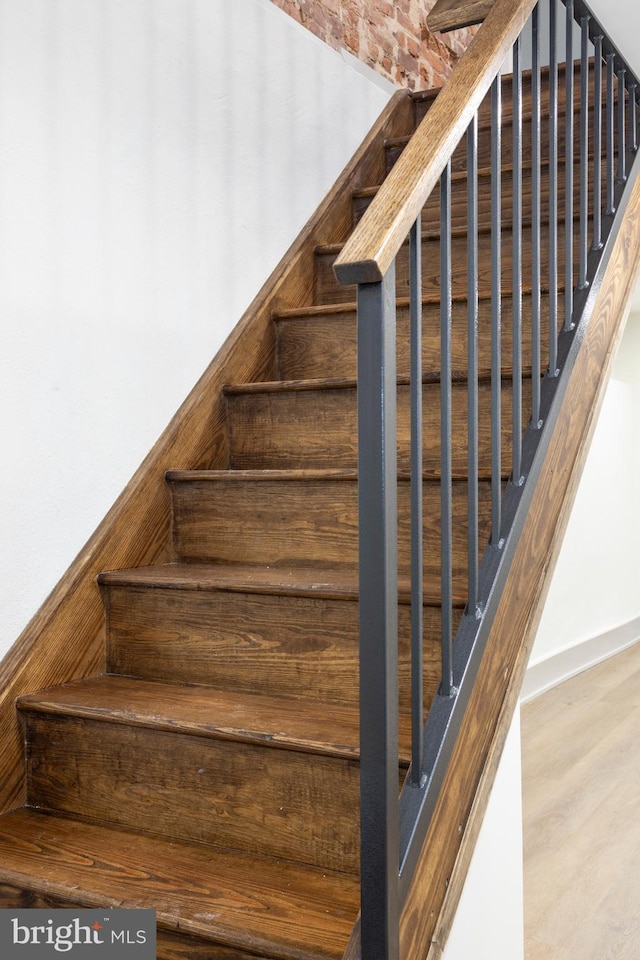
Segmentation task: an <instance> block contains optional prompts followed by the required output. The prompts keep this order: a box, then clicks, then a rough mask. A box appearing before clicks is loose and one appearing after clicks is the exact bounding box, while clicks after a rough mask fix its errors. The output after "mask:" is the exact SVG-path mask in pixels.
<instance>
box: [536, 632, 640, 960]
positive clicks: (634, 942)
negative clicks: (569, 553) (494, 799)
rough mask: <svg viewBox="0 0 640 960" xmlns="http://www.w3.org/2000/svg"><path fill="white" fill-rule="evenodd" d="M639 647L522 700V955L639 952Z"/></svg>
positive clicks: (600, 958)
mask: <svg viewBox="0 0 640 960" xmlns="http://www.w3.org/2000/svg"><path fill="white" fill-rule="evenodd" d="M639 742H640V644H636V645H635V646H633V647H630V648H628V649H627V650H625V651H623V652H622V653H619V654H617V656H615V657H612V658H611V659H609V660H606V661H604V662H603V663H600V664H598V665H597V666H595V667H592V668H591V669H590V670H587V671H585V672H584V673H581V674H579V675H578V676H576V677H572V678H571V679H570V680H566V681H565V682H564V683H562V684H560V685H558V686H557V687H554V688H553V689H552V690H550V691H548V692H547V693H545V694H543V695H542V696H540V697H537V698H536V699H535V700H532V701H530V702H529V703H527V704H525V705H524V706H523V707H522V764H523V816H524V859H525V865H524V885H525V960H605V958H614V957H615V958H616V960H637V958H638V957H640V897H639V896H638V880H637V877H638V862H639V861H640V817H639V816H638V813H639V811H640V761H639V758H638V743H639Z"/></svg>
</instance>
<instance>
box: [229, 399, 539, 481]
mask: <svg viewBox="0 0 640 960" xmlns="http://www.w3.org/2000/svg"><path fill="white" fill-rule="evenodd" d="M524 389H525V399H524V403H523V407H524V410H525V420H524V422H525V424H526V421H527V415H526V411H527V410H528V409H530V406H529V403H530V401H529V400H528V396H529V391H530V382H529V381H526V380H525V381H524ZM228 402H229V455H230V464H229V465H230V467H232V468H236V469H279V468H283V469H305V468H315V467H320V468H322V467H324V466H326V464H327V463H331V464H332V465H333V466H334V467H335V468H339V469H355V467H356V465H357V409H356V390H355V387H349V388H342V389H339V388H336V389H317V390H312V389H304V390H295V389H291V390H285V391H278V392H268V391H265V392H264V393H254V392H250V393H235V394H229V396H228ZM478 405H479V433H478V460H479V464H480V469H481V470H483V471H484V472H487V471H489V470H490V469H491V425H490V424H491V421H490V409H491V386H490V383H489V382H488V381H485V380H481V381H480V383H479V384H478ZM452 410H453V425H452V438H453V456H452V462H453V469H454V471H455V473H456V474H457V475H458V476H463V475H465V474H466V471H467V440H466V437H467V384H466V382H462V383H454V384H453V390H452ZM511 422H512V417H511V382H510V381H508V380H503V390H502V427H503V438H502V439H503V443H502V466H503V472H504V473H507V474H508V473H509V471H510V468H511V467H510V457H511V443H510V434H511ZM423 426H424V432H423V440H424V443H423V451H424V452H423V457H424V469H425V470H427V471H430V472H437V471H439V469H440V384H439V383H434V384H425V385H424V388H423ZM409 437H410V428H409V388H408V386H404V385H403V386H400V387H399V388H398V465H399V468H400V470H408V469H409Z"/></svg>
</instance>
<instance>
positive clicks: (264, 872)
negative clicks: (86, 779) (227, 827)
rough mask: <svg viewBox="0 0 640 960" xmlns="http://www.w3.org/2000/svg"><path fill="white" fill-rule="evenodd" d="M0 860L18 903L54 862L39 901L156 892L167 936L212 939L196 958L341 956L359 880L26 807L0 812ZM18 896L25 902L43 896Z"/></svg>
mask: <svg viewBox="0 0 640 960" xmlns="http://www.w3.org/2000/svg"><path fill="white" fill-rule="evenodd" d="M0 862H1V863H2V865H3V871H4V874H5V879H4V881H3V885H2V886H0V905H2V906H4V905H5V904H6V906H13V905H14V904H15V903H16V900H18V902H19V903H24V899H22V900H20V899H18V898H19V897H20V896H21V894H20V891H22V890H25V891H33V890H34V886H33V877H34V876H37V875H38V873H39V871H41V869H42V865H43V864H46V863H50V864H52V865H53V864H55V872H53V871H52V872H50V873H49V875H48V877H47V880H46V881H45V882H44V884H43V890H42V892H41V894H40V896H44V897H45V898H46V899H45V902H46V901H47V900H48V901H50V899H51V898H53V899H54V900H57V901H59V902H61V903H62V904H63V905H76V904H78V905H80V906H85V907H89V906H103V905H104V906H107V907H129V908H136V907H139V906H142V905H146V904H147V903H149V901H152V902H153V904H154V906H155V907H156V910H157V916H158V926H159V928H160V930H161V931H163V932H164V931H167V932H168V933H172V934H173V936H172V937H170V938H169V942H173V943H176V939H175V938H179V937H180V936H181V934H182V933H184V934H187V935H188V936H191V937H194V938H198V941H199V942H200V943H201V942H202V941H204V942H205V943H208V944H209V952H208V953H206V952H204V951H203V950H202V946H200V947H199V949H200V950H202V952H198V953H196V954H195V956H196V957H198V958H200V957H202V958H204V957H207V958H211V957H212V956H215V957H224V958H225V960H227V956H228V957H229V960H245V957H246V953H247V952H249V953H250V954H251V956H252V957H253V956H254V955H256V956H257V957H258V958H268V960H272V958H274V957H282V956H283V955H284V956H290V957H291V958H292V960H320V958H335V960H338V958H339V957H341V956H342V952H343V949H344V944H345V942H346V939H347V937H348V935H349V931H350V930H351V927H352V925H353V921H354V918H355V915H356V912H357V909H358V907H357V903H358V896H359V889H358V884H357V882H356V881H355V880H354V879H353V878H351V877H349V876H347V875H345V874H337V873H330V872H328V871H326V870H314V869H312V868H310V867H309V868H305V867H303V866H301V865H299V864H294V863H291V862H289V861H277V860H270V859H269V860H264V861H260V860H259V859H258V858H257V857H256V856H255V855H253V854H249V855H246V854H242V853H240V852H239V851H236V852H233V851H228V850H216V849H215V848H213V847H210V846H205V845H203V844H197V843H184V842H180V841H175V840H174V841H171V842H168V841H166V840H162V839H158V838H152V837H147V836H139V835H136V834H134V833H131V832H127V831H123V830H117V829H112V828H106V827H103V826H97V825H94V824H89V823H86V824H85V823H80V822H78V821H75V820H68V819H64V818H61V817H57V816H47V815H45V814H42V813H38V812H36V811H30V810H21V811H17V812H15V813H12V814H11V815H9V816H7V817H5V818H3V819H2V820H0ZM258 863H260V868H258V867H257V864H258ZM35 893H36V894H38V891H37V890H36V891H35ZM23 896H24V898H25V899H27V901H28V903H27V904H25V905H29V906H31V905H33V906H40V905H42V901H41V900H39V899H38V898H37V896H36V899H35V902H34V901H33V900H29V897H28V893H27V894H25V895H23ZM301 930H304V934H305V942H302V939H301V936H300V931H301ZM161 942H162V941H161ZM218 945H220V948H221V951H224V950H227V951H229V952H228V954H225V953H224V952H220V953H218ZM176 949H177V947H176ZM214 950H215V951H216V952H215V953H214V952H213V951H214ZM237 951H239V953H238V952H237ZM163 955H164V956H165V957H172V956H176V954H171V953H164V954H163V953H159V956H161V957H162V956H163ZM177 956H185V957H186V956H189V954H180V953H178V954H177Z"/></svg>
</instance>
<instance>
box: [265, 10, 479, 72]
mask: <svg viewBox="0 0 640 960" xmlns="http://www.w3.org/2000/svg"><path fill="white" fill-rule="evenodd" d="M272 3H275V5H276V6H277V7H280V9H281V10H284V11H285V13H288V14H289V16H291V17H293V19H294V20H297V22H298V23H301V24H302V25H303V26H305V27H306V28H307V29H308V30H310V31H311V32H312V33H314V34H315V35H316V36H317V37H320V39H321V40H324V42H325V43H327V44H329V46H331V47H333V48H334V49H336V50H340V49H346V50H348V51H349V52H350V53H352V54H353V55H354V56H356V57H358V59H359V60H362V62H363V63H366V64H368V66H370V67H373V69H374V70H377V71H378V73H381V74H382V75H383V76H385V77H387V78H388V79H389V80H391V81H392V82H393V83H395V84H397V85H398V86H401V87H409V89H411V90H426V89H430V88H431V87H439V86H442V84H443V83H444V81H445V80H446V78H447V77H448V76H449V74H450V72H451V70H452V68H453V67H454V66H455V64H456V62H457V61H458V59H459V58H460V56H461V54H462V53H464V50H465V49H466V46H467V44H468V43H469V41H470V39H471V37H472V36H473V33H474V32H475V31H474V28H470V29H467V30H456V31H454V32H453V33H447V34H442V35H441V34H432V33H431V32H430V31H429V29H428V27H427V25H426V16H427V13H428V12H429V10H430V9H431V7H432V6H433V5H434V3H435V0H393V2H392V0H272Z"/></svg>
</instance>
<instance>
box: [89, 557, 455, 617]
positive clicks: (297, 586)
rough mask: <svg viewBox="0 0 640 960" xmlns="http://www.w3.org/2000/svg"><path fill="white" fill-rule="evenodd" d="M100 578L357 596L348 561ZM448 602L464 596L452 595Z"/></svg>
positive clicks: (433, 601)
mask: <svg viewBox="0 0 640 960" xmlns="http://www.w3.org/2000/svg"><path fill="white" fill-rule="evenodd" d="M98 580H99V582H100V583H101V584H104V585H113V586H116V585H119V586H136V585H137V586H148V587H151V588H153V587H157V588H163V589H169V590H172V589H173V590H197V591H203V590H231V591H237V592H240V591H241V592H243V593H277V594H288V595H291V596H314V597H319V598H329V599H333V598H337V599H343V600H353V601H355V600H357V599H358V573H357V570H356V569H355V568H353V567H349V566H346V565H345V566H344V567H324V568H323V567H319V566H318V565H316V564H314V565H308V566H307V565H305V566H294V567H292V566H286V567H284V566H283V567H278V566H275V565H271V566H261V565H259V564H255V565H254V564H222V563H167V564H156V565H152V566H148V567H132V568H130V569H124V570H109V571H104V572H103V573H101V574H100V575H99V577H98ZM398 587H399V598H398V599H399V602H400V603H403V602H404V603H407V602H408V600H409V584H408V582H407V581H405V580H403V579H400V580H399V583H398ZM424 602H425V606H439V604H440V601H439V598H438V597H437V596H436V595H434V594H433V595H428V596H425V598H424ZM453 602H454V606H456V607H458V608H460V607H463V606H464V604H465V602H466V599H465V598H464V597H462V596H459V597H454V601H453Z"/></svg>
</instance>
